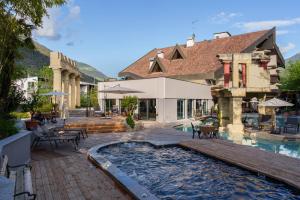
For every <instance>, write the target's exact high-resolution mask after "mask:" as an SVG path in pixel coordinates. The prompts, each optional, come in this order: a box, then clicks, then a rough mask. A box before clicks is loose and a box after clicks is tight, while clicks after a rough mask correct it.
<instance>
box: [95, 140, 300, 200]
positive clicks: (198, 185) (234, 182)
mask: <svg viewBox="0 0 300 200" xmlns="http://www.w3.org/2000/svg"><path fill="white" fill-rule="evenodd" d="M98 153H99V154H100V155H102V156H104V157H105V158H106V159H108V160H110V161H111V162H112V163H113V164H114V165H116V166H117V167H118V168H119V169H120V170H121V171H123V172H125V173H126V174H127V175H128V176H129V177H131V178H133V179H135V180H136V181H137V182H138V183H139V184H141V185H142V186H144V187H145V188H147V189H148V190H149V191H150V192H151V193H153V194H154V195H156V196H157V197H158V198H161V199H191V200H193V199H300V196H299V194H296V193H293V191H292V190H291V189H290V188H288V187H287V186H286V185H285V184H282V183H278V182H273V181H270V180H266V179H265V178H264V177H260V176H257V175H255V174H253V173H250V172H248V171H246V170H242V169H240V168H237V167H234V166H232V165H228V164H226V163H224V162H222V161H218V160H215V159H212V158H209V157H206V156H204V155H202V154H199V153H197V152H194V151H191V150H185V149H183V148H181V147H178V146H172V147H161V148H157V147H154V146H152V145H150V144H148V143H135V142H129V143H119V144H114V145H110V146H107V147H104V148H101V149H99V151H98Z"/></svg>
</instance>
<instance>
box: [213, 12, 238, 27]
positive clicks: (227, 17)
mask: <svg viewBox="0 0 300 200" xmlns="http://www.w3.org/2000/svg"><path fill="white" fill-rule="evenodd" d="M240 16H242V14H241V13H234V12H231V13H226V12H220V13H218V14H217V15H216V16H214V17H212V18H211V20H212V21H213V22H214V23H220V24H223V23H227V22H229V21H231V20H232V19H233V18H235V17H240Z"/></svg>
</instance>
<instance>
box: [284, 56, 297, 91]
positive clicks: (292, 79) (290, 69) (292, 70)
mask: <svg viewBox="0 0 300 200" xmlns="http://www.w3.org/2000/svg"><path fill="white" fill-rule="evenodd" d="M280 83H281V86H280V89H282V90H293V91H300V61H297V62H293V63H289V64H288V66H287V68H286V70H285V71H284V72H283V73H282V75H281V77H280Z"/></svg>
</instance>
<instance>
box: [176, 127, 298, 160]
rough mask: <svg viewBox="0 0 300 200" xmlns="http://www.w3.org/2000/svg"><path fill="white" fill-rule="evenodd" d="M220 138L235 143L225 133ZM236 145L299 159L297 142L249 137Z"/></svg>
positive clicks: (178, 128) (191, 130)
mask: <svg viewBox="0 0 300 200" xmlns="http://www.w3.org/2000/svg"><path fill="white" fill-rule="evenodd" d="M175 129H176V130H179V131H184V132H187V133H192V132H193V129H192V127H191V126H178V127H176V128H175ZM191 137H192V136H191ZM220 138H221V139H224V140H228V141H231V142H235V141H233V140H231V139H230V137H229V135H228V133H225V132H223V133H220ZM238 144H242V145H247V146H252V147H255V148H259V149H261V150H265V151H269V152H273V153H279V154H283V155H286V156H289V157H293V158H299V159H300V142H299V141H277V140H268V139H260V138H256V139H254V138H250V137H243V139H242V141H240V142H239V143H238Z"/></svg>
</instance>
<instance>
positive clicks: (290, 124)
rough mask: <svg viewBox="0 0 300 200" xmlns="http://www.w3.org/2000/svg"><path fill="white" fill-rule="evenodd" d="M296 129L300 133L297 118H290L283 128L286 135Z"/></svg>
mask: <svg viewBox="0 0 300 200" xmlns="http://www.w3.org/2000/svg"><path fill="white" fill-rule="evenodd" d="M289 128H290V129H295V130H296V131H297V133H298V132H299V122H298V118H297V117H288V118H287V120H286V122H285V123H284V126H283V131H284V132H285V133H286V132H287V131H288V129H289Z"/></svg>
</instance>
